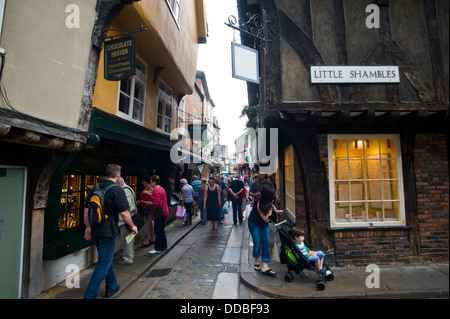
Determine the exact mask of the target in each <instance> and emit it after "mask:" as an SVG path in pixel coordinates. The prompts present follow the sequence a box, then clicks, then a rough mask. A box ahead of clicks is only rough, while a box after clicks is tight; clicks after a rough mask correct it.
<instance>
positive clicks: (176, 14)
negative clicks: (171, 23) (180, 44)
mask: <svg viewBox="0 0 450 319" xmlns="http://www.w3.org/2000/svg"><path fill="white" fill-rule="evenodd" d="M166 3H167V6H168V7H169V9H170V12H171V13H172V16H173V19H174V20H175V23H176V24H177V26H178V28H180V16H181V0H166Z"/></svg>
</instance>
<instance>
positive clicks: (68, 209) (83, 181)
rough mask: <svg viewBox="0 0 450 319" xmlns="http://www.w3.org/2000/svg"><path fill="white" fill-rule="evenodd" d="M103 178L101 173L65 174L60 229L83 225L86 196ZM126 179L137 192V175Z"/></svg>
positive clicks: (59, 219) (59, 220)
mask: <svg viewBox="0 0 450 319" xmlns="http://www.w3.org/2000/svg"><path fill="white" fill-rule="evenodd" d="M101 179H102V176H100V175H84V174H83V175H75V174H70V175H64V178H63V185H62V190H61V202H60V211H59V218H58V229H59V230H60V231H64V230H68V229H71V228H75V227H78V226H81V225H83V218H84V204H85V202H86V197H87V195H88V194H89V192H90V191H91V190H92V189H93V188H94V186H95V185H97V184H98V183H100V181H101ZM124 179H125V183H126V184H127V185H129V186H130V187H131V188H132V189H134V191H135V193H136V191H137V176H127V177H125V178H124Z"/></svg>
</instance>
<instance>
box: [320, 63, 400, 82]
mask: <svg viewBox="0 0 450 319" xmlns="http://www.w3.org/2000/svg"><path fill="white" fill-rule="evenodd" d="M311 83H400V72H399V69H398V66H396V65H389V66H312V67H311Z"/></svg>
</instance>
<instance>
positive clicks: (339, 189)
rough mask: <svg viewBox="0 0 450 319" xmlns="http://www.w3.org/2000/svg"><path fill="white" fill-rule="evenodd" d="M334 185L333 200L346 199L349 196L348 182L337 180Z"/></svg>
mask: <svg viewBox="0 0 450 319" xmlns="http://www.w3.org/2000/svg"><path fill="white" fill-rule="evenodd" d="M335 186H336V187H335V190H334V194H335V200H336V201H348V200H349V198H350V196H349V186H348V183H344V182H339V183H335Z"/></svg>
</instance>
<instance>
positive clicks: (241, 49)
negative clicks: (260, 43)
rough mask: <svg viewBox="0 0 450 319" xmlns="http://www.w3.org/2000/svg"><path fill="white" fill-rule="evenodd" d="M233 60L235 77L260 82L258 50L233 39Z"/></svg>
mask: <svg viewBox="0 0 450 319" xmlns="http://www.w3.org/2000/svg"><path fill="white" fill-rule="evenodd" d="M231 62H232V69H233V77H234V78H236V79H241V80H244V81H249V82H253V83H259V62H258V51H256V50H255V49H252V48H249V47H247V46H245V45H242V44H239V43H236V42H234V41H233V42H231Z"/></svg>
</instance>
